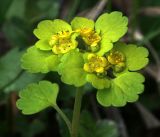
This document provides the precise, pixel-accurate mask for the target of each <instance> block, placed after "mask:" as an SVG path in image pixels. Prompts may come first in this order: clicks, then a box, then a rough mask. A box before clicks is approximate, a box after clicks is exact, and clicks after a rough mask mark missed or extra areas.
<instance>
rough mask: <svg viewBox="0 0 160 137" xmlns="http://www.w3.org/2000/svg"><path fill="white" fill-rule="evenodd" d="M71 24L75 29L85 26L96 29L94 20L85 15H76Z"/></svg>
mask: <svg viewBox="0 0 160 137" xmlns="http://www.w3.org/2000/svg"><path fill="white" fill-rule="evenodd" d="M71 26H72V29H73V30H76V29H83V28H91V29H94V21H93V20H90V19H87V18H84V17H75V18H74V19H73V20H72V21H71Z"/></svg>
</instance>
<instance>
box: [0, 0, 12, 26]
mask: <svg viewBox="0 0 160 137" xmlns="http://www.w3.org/2000/svg"><path fill="white" fill-rule="evenodd" d="M12 2H13V0H3V1H1V5H0V25H1V24H2V23H3V21H4V19H5V16H6V13H7V11H8V9H9V8H10V6H11V5H12Z"/></svg>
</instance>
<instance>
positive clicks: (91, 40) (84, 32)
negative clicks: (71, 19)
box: [77, 28, 101, 47]
mask: <svg viewBox="0 0 160 137" xmlns="http://www.w3.org/2000/svg"><path fill="white" fill-rule="evenodd" d="M77 32H80V35H81V36H82V39H83V40H84V42H85V43H86V44H87V45H89V46H91V47H94V46H97V44H98V43H99V42H100V40H101V37H100V36H99V35H98V33H96V32H95V31H94V30H92V29H90V28H83V29H81V30H77Z"/></svg>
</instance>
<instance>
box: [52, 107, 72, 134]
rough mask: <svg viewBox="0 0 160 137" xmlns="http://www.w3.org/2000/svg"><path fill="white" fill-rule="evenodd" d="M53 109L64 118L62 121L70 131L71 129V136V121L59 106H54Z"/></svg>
mask: <svg viewBox="0 0 160 137" xmlns="http://www.w3.org/2000/svg"><path fill="white" fill-rule="evenodd" d="M53 108H54V109H55V110H56V111H57V112H58V114H59V115H60V116H61V117H62V119H63V120H64V121H65V123H66V125H67V127H68V129H69V132H70V134H71V122H70V120H69V119H68V117H67V116H66V115H65V114H64V113H63V111H62V110H61V109H60V108H59V107H58V106H57V105H54V106H53Z"/></svg>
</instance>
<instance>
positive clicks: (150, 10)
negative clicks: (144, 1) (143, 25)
mask: <svg viewBox="0 0 160 137" xmlns="http://www.w3.org/2000/svg"><path fill="white" fill-rule="evenodd" d="M140 14H143V15H147V16H160V6H159V7H147V8H142V9H141V10H140Z"/></svg>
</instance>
